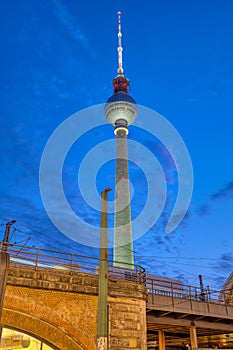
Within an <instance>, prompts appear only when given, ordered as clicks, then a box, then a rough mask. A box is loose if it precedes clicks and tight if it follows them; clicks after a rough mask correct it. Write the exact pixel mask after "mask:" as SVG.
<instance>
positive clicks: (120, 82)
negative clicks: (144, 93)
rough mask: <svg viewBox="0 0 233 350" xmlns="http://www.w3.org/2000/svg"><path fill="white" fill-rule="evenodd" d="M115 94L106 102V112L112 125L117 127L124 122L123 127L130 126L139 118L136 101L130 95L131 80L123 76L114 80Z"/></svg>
mask: <svg viewBox="0 0 233 350" xmlns="http://www.w3.org/2000/svg"><path fill="white" fill-rule="evenodd" d="M113 87H114V94H113V95H112V96H111V97H109V99H108V100H107V102H106V105H105V108H104V112H105V116H106V118H107V120H108V122H109V123H110V124H112V125H113V126H117V125H119V124H121V123H120V121H122V122H123V121H124V122H123V125H122V126H126V127H127V126H128V125H130V124H132V123H133V122H134V120H135V119H136V117H137V113H138V108H137V104H136V101H135V100H134V99H133V97H131V96H130V95H128V91H129V80H128V79H127V78H125V77H124V76H123V75H119V76H117V77H116V78H115V79H113Z"/></svg>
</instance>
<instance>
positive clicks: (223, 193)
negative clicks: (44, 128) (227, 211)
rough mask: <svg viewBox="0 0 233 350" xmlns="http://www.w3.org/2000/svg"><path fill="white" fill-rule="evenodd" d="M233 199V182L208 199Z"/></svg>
mask: <svg viewBox="0 0 233 350" xmlns="http://www.w3.org/2000/svg"><path fill="white" fill-rule="evenodd" d="M221 198H233V182H229V183H228V184H227V185H226V186H225V187H223V188H222V189H220V190H219V191H218V192H216V193H214V194H213V195H212V196H211V197H210V199H211V200H216V199H221Z"/></svg>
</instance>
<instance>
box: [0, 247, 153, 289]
mask: <svg viewBox="0 0 233 350" xmlns="http://www.w3.org/2000/svg"><path fill="white" fill-rule="evenodd" d="M0 251H5V252H6V251H7V252H8V253H9V255H10V262H11V264H12V265H17V266H28V267H31V268H34V269H36V270H37V269H47V270H53V271H60V272H63V273H68V274H73V273H88V274H90V275H93V276H94V275H96V274H98V270H99V258H96V257H91V256H87V255H81V254H72V253H68V252H60V251H56V250H49V249H44V248H36V247H33V246H23V245H18V244H10V243H1V244H0ZM118 264H119V262H118ZM123 265H124V267H122V268H121V267H116V266H114V261H112V260H108V273H109V277H110V278H119V279H124V280H130V281H135V282H137V283H144V284H145V281H146V275H145V269H144V268H143V267H142V266H140V265H131V264H126V263H124V264H123Z"/></svg>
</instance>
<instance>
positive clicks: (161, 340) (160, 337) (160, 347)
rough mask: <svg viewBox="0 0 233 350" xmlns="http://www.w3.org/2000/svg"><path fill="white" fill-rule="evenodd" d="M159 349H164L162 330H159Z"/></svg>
mask: <svg viewBox="0 0 233 350" xmlns="http://www.w3.org/2000/svg"><path fill="white" fill-rule="evenodd" d="M158 334H159V350H165V334H164V331H161V330H159V331H158Z"/></svg>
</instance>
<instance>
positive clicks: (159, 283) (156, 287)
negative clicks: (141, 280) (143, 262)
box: [146, 277, 230, 305]
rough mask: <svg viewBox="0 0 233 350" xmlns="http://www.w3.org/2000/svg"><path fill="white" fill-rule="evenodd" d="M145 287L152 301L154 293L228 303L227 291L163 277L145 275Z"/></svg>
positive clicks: (191, 299)
mask: <svg viewBox="0 0 233 350" xmlns="http://www.w3.org/2000/svg"><path fill="white" fill-rule="evenodd" d="M146 287H147V291H148V293H149V294H151V295H152V296H153V297H152V303H153V300H154V296H155V295H164V296H169V297H171V298H180V299H188V300H190V301H201V302H206V303H214V304H225V305H227V304H230V300H229V291H225V292H221V293H220V291H217V290H211V289H210V288H209V287H207V288H200V287H196V286H190V285H186V284H183V283H182V282H181V281H175V280H172V281H169V279H163V278H160V277H158V278H156V277H155V278H151V277H149V278H148V277H147V279H146Z"/></svg>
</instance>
